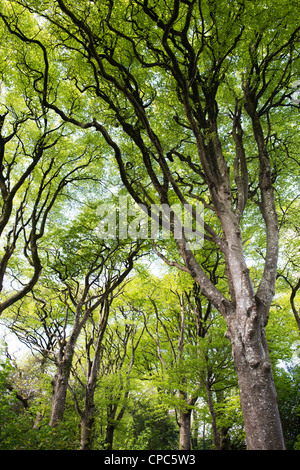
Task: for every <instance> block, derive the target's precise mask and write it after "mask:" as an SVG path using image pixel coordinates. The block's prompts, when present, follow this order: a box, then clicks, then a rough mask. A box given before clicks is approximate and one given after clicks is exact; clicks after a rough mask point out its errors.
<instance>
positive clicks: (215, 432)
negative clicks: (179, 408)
mask: <svg viewBox="0 0 300 470" xmlns="http://www.w3.org/2000/svg"><path fill="white" fill-rule="evenodd" d="M206 395H207V403H208V408H209V413H210V417H211V425H212V433H213V444H214V448H215V449H216V450H221V448H222V446H221V439H220V433H219V431H218V428H217V421H216V413H215V408H214V404H213V400H212V394H211V387H210V384H209V381H208V380H207V381H206Z"/></svg>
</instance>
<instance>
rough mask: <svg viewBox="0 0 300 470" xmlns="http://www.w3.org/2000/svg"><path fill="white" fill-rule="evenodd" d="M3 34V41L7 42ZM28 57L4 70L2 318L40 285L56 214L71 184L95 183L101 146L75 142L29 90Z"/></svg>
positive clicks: (0, 119) (20, 54)
mask: <svg viewBox="0 0 300 470" xmlns="http://www.w3.org/2000/svg"><path fill="white" fill-rule="evenodd" d="M1 33H2V41H5V40H9V39H8V38H7V36H5V32H3V31H1ZM11 46H12V47H14V46H16V43H14V42H12V44H11ZM16 47H17V46H16ZM25 56H26V52H25V49H24V48H23V49H22V48H21V49H19V50H17V52H16V55H15V56H14V57H13V58H11V57H10V58H9V65H10V68H9V69H8V67H7V65H5V66H4V67H3V70H1V79H2V83H1V93H0V106H1V111H0V114H1V116H0V191H1V201H0V237H1V246H0V292H1V297H0V313H2V312H3V311H4V310H5V309H7V308H8V307H10V306H11V305H13V304H15V303H16V302H18V301H19V300H21V299H22V298H23V297H25V296H26V295H27V294H28V293H29V292H30V291H31V290H32V289H33V287H34V286H35V285H36V284H37V282H38V279H39V277H40V275H41V272H42V269H43V261H42V259H41V253H40V251H41V245H42V241H43V237H44V235H45V232H47V229H49V226H50V222H51V214H52V212H54V209H57V208H58V207H59V206H60V204H61V202H62V200H63V198H65V201H66V198H67V197H68V187H69V186H70V185H72V184H73V185H74V184H75V183H78V182H79V181H81V182H84V181H86V180H87V179H90V180H92V179H93V177H92V176H91V174H90V173H89V174H87V172H86V169H87V167H88V168H89V171H90V170H91V165H93V164H95V163H96V164H97V166H99V164H100V158H99V151H98V149H97V147H95V146H93V144H92V143H91V142H88V140H87V139H86V138H85V136H84V137H83V138H82V136H80V133H78V134H77V137H75V136H74V137H73V140H72V143H71V141H70V130H67V128H66V126H65V125H64V124H62V123H58V122H57V119H56V116H55V115H54V114H53V113H51V112H49V110H47V109H46V108H45V107H44V106H43V104H42V102H41V101H42V100H41V98H40V97H39V95H37V94H36V93H35V92H34V90H30V89H29V84H28V81H27V80H26V78H25V76H26V71H28V68H30V67H29V64H27V63H26V61H25V63H22V64H21V62H22V58H24V57H25ZM6 59H7V58H5V57H2V60H3V61H4V62H5V60H6ZM27 65H28V67H27ZM31 65H32V64H31ZM75 140H77V144H78V145H77V146H76V151H74V149H73V147H74V142H75Z"/></svg>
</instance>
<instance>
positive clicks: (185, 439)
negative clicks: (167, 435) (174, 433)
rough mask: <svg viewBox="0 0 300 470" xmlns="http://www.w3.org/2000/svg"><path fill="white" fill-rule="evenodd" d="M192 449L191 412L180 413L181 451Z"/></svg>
mask: <svg viewBox="0 0 300 470" xmlns="http://www.w3.org/2000/svg"><path fill="white" fill-rule="evenodd" d="M190 449H191V411H188V412H184V411H180V419H179V450H190Z"/></svg>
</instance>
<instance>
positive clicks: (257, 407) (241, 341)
mask: <svg viewBox="0 0 300 470" xmlns="http://www.w3.org/2000/svg"><path fill="white" fill-rule="evenodd" d="M237 323H239V325H240V327H239V328H237ZM233 324H235V326H234V325H233ZM228 333H229V337H230V339H231V344H232V351H233V359H234V365H235V370H236V372H237V375H238V383H239V390H240V401H241V407H242V412H243V417H244V424H245V432H246V439H247V449H249V450H284V449H285V444H284V438H283V433H282V427H281V421H280V416H279V410H278V404H277V395H276V390H275V385H274V379H273V374H272V368H271V361H270V358H269V353H268V347H267V342H266V338H265V329H264V326H262V325H261V321H260V320H259V315H258V312H257V309H255V308H254V310H253V311H252V312H250V311H248V312H247V314H246V313H244V315H239V313H238V312H236V314H235V315H234V316H233V318H232V319H231V323H230V325H229V332H228Z"/></svg>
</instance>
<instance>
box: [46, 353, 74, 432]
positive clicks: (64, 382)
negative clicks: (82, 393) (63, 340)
mask: <svg viewBox="0 0 300 470" xmlns="http://www.w3.org/2000/svg"><path fill="white" fill-rule="evenodd" d="M66 349H67V350H66V352H65V353H64V356H63V358H62V359H61V360H60V361H59V363H58V366H57V372H56V374H55V378H54V381H53V394H52V407H51V416H50V426H52V427H55V426H58V425H59V423H60V422H61V421H62V419H63V415H64V409H65V402H66V397H67V391H68V383H69V377H70V372H71V366H72V359H73V354H74V348H73V347H71V346H70V345H67V347H66Z"/></svg>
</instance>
